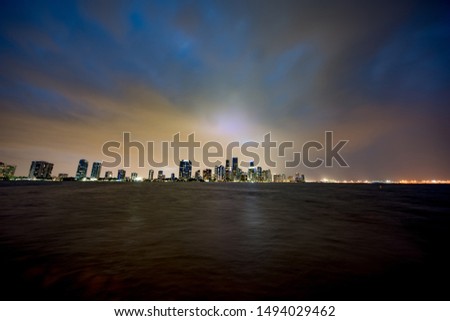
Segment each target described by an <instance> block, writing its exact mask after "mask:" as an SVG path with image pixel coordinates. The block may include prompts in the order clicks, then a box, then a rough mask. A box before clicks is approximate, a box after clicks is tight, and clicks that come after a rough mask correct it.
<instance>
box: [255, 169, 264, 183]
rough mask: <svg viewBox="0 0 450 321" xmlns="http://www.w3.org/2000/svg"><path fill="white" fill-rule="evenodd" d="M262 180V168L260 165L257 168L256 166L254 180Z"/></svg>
mask: <svg viewBox="0 0 450 321" xmlns="http://www.w3.org/2000/svg"><path fill="white" fill-rule="evenodd" d="M262 180H263V177H262V168H261V166H258V167H257V168H256V181H257V182H261V181H262Z"/></svg>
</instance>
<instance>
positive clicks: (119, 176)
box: [117, 169, 127, 180]
mask: <svg viewBox="0 0 450 321" xmlns="http://www.w3.org/2000/svg"><path fill="white" fill-rule="evenodd" d="M126 174H127V172H126V171H125V170H124V169H119V171H118V172H117V179H118V180H125V175H126Z"/></svg>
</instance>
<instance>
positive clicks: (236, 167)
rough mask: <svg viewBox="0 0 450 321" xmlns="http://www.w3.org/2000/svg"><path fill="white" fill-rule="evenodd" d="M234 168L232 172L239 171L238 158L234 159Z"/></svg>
mask: <svg viewBox="0 0 450 321" xmlns="http://www.w3.org/2000/svg"><path fill="white" fill-rule="evenodd" d="M232 166H233V168H232V170H233V172H234V171H237V169H238V158H237V157H233V165H232Z"/></svg>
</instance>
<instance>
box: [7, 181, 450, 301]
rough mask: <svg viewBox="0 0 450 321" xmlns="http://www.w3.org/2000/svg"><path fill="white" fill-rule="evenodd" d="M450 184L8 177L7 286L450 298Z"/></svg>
mask: <svg viewBox="0 0 450 321" xmlns="http://www.w3.org/2000/svg"><path fill="white" fill-rule="evenodd" d="M449 196H450V186H448V185H383V186H382V188H381V189H380V187H379V185H338V184H244V183H236V184H235V183H222V184H214V183H166V184H164V183H76V182H66V183H42V182H41V183H29V182H27V183H25V182H3V183H0V202H1V207H0V256H1V275H0V284H1V286H0V292H1V298H0V299H3V300H29V299H34V300H50V299H51V300H59V299H64V300H67V299H70V300H78V299H84V300H110V299H111V300H113V299H114V300H279V299H282V300H304V299H306V300H344V299H350V300H428V299H433V300H450V290H449V289H450V260H449V258H448V257H449V255H450V197H449Z"/></svg>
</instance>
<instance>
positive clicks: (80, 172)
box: [75, 159, 89, 181]
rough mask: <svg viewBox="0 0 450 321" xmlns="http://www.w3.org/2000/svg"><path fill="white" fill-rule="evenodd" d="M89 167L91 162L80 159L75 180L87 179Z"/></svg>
mask: <svg viewBox="0 0 450 321" xmlns="http://www.w3.org/2000/svg"><path fill="white" fill-rule="evenodd" d="M88 166H89V162H88V161H87V160H85V159H80V162H79V163H78V167H77V173H76V174H75V179H76V180H77V181H78V180H82V179H83V178H86V176H87V169H88Z"/></svg>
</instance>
